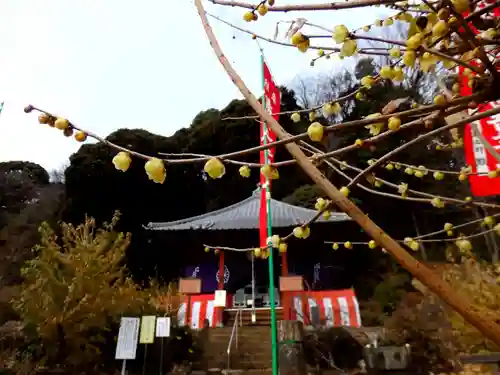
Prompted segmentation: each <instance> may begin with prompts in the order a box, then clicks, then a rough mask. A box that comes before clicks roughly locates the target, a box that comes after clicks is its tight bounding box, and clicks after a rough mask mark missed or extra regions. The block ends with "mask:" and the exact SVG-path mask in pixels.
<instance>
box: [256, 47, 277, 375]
mask: <svg viewBox="0 0 500 375" xmlns="http://www.w3.org/2000/svg"><path fill="white" fill-rule="evenodd" d="M260 64H261V69H262V90H263V94H262V105H263V107H264V109H265V108H266V92H265V78H264V54H263V53H262V49H261V50H260ZM262 126H263V127H264V129H263V130H264V131H263V133H264V136H263V143H264V144H267V140H268V139H267V134H268V131H269V129H268V128H267V123H265V122H264V123H263V124H262ZM264 160H265V163H266V164H267V163H268V162H269V150H268V149H265V150H264ZM261 189H265V192H266V216H267V220H266V221H267V238H268V243H267V245H268V249H269V257H268V263H269V303H270V304H271V350H272V352H271V354H272V370H273V375H278V338H277V327H276V326H277V322H276V305H275V301H276V296H275V294H274V288H275V286H274V256H273V245H272V242H271V236H272V235H273V223H272V217H271V186H270V181H269V178H268V177H265V186H262V187H261Z"/></svg>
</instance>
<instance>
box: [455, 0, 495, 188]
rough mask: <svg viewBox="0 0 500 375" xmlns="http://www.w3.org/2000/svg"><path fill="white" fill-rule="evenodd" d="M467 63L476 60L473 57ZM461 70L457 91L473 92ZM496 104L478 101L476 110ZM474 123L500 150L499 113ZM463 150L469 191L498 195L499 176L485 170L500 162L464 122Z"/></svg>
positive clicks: (484, 109) (467, 93)
mask: <svg viewBox="0 0 500 375" xmlns="http://www.w3.org/2000/svg"><path fill="white" fill-rule="evenodd" d="M489 3H491V1H482V2H480V3H478V4H477V5H476V9H481V8H484V7H485V6H486V5H488V4H489ZM491 13H493V17H499V16H500V9H499V8H495V9H494V10H493V11H492V12H491ZM464 16H467V14H464ZM484 16H486V15H484ZM469 26H470V28H471V29H472V30H473V31H474V32H475V33H476V34H479V31H478V30H476V29H475V28H474V26H473V25H472V24H469ZM499 57H500V54H498V53H497V56H496V58H499ZM470 63H471V64H473V65H474V64H477V62H475V61H471V62H470ZM464 71H465V68H464V67H463V66H462V65H460V66H459V68H458V72H459V77H460V84H461V89H460V94H461V95H462V96H468V95H471V94H472V88H470V87H469V85H468V82H469V77H467V76H466V75H465V74H464ZM499 105H500V101H495V102H490V103H485V104H481V105H479V106H478V113H481V112H484V111H487V110H490V109H493V108H496V107H498V106H499ZM475 125H476V126H477V128H478V130H479V131H480V132H481V133H482V134H483V136H484V138H485V139H486V140H487V141H488V143H490V144H491V145H492V146H493V147H494V148H495V150H500V114H497V115H494V116H490V117H486V118H483V119H481V120H479V121H476V123H475ZM464 151H465V160H466V163H467V164H468V165H470V166H471V167H472V173H474V174H473V175H470V176H469V183H470V186H471V191H472V195H474V196H479V197H484V196H491V195H499V194H500V177H494V178H490V177H489V176H488V172H490V171H496V170H498V169H499V168H500V163H499V162H498V161H497V160H496V159H495V158H494V157H493V156H492V155H491V154H490V152H488V150H486V148H485V147H484V146H483V145H482V143H481V141H480V140H479V138H478V137H474V136H473V133H472V129H471V124H467V125H466V126H465V128H464Z"/></svg>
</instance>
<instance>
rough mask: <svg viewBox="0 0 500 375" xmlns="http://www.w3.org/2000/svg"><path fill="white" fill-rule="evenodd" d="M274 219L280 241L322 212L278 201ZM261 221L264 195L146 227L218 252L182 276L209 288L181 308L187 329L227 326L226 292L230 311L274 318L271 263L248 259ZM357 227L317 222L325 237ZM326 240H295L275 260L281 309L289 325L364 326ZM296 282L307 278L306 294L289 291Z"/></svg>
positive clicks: (188, 266)
mask: <svg viewBox="0 0 500 375" xmlns="http://www.w3.org/2000/svg"><path fill="white" fill-rule="evenodd" d="M270 211H271V218H272V226H273V233H279V234H280V235H286V234H288V233H290V232H291V230H293V228H294V227H296V226H300V225H302V224H304V223H306V222H308V221H309V220H310V219H311V218H312V217H313V216H314V215H315V214H316V211H315V210H311V209H307V208H303V207H298V206H293V205H290V204H287V203H284V202H281V201H277V200H274V199H272V200H271V209H270ZM259 214H260V190H259V189H257V190H256V191H255V192H254V193H253V194H252V196H250V197H249V198H247V199H245V200H243V201H241V202H238V203H236V204H233V205H231V206H228V207H225V208H222V209H219V210H216V211H212V212H208V213H206V214H203V215H198V216H194V217H190V218H186V219H181V220H176V221H171V222H157V223H149V224H148V225H146V226H145V229H147V230H148V231H155V232H182V233H185V234H186V238H188V239H189V240H190V241H191V242H190V243H194V242H196V241H198V248H200V249H203V246H204V245H203V243H205V244H209V245H213V246H218V248H216V250H215V251H210V252H209V253H210V254H204V255H203V256H202V255H196V256H195V255H194V254H193V255H192V256H191V255H189V256H188V258H184V259H186V260H185V261H184V267H183V269H182V270H180V275H179V276H180V277H181V278H196V279H199V280H201V287H200V291H199V293H198V294H197V295H191V296H190V298H189V302H186V303H184V305H183V307H182V308H181V311H180V313H179V319H180V322H181V323H183V322H184V323H186V322H187V321H188V320H189V324H190V325H191V326H192V328H195V329H196V328H199V327H201V326H202V325H203V322H204V321H206V320H208V321H209V323H210V325H211V326H217V325H219V324H222V317H220V318H219V317H218V315H217V314H216V312H215V311H216V310H217V309H214V294H215V292H216V291H217V290H223V291H224V293H225V294H226V295H227V303H226V307H225V309H226V310H227V311H231V310H235V309H244V310H253V311H255V310H256V309H260V310H269V308H270V298H269V272H268V270H269V268H268V267H269V265H268V261H267V260H263V259H257V258H256V257H255V256H254V253H253V251H242V250H243V249H245V248H246V249H248V248H249V247H251V246H255V245H256V244H258V242H259V241H258V231H259ZM353 224H354V223H353V222H352V221H351V219H350V218H349V216H348V215H346V214H344V213H339V212H332V213H331V215H330V216H329V217H328V218H324V217H321V218H319V219H318V220H317V222H316V223H315V224H314V231H316V230H317V231H319V232H321V233H322V234H323V235H324V234H325V233H329V232H337V235H338V236H339V238H341V237H343V235H344V233H348V232H349V231H351V232H352V229H353ZM200 233H206V235H203V234H200ZM209 234H211V236H210V238H211V241H217V242H216V243H210V242H209V241H208V240H205V238H206V237H209ZM195 238H196V239H195ZM323 240H324V237H323V236H322V239H321V240H317V241H314V240H311V241H310V240H292V241H291V243H290V244H289V248H288V250H287V251H286V252H284V253H279V252H278V251H276V252H275V254H276V255H275V256H274V260H275V262H274V270H275V271H274V274H275V285H276V289H275V295H276V301H275V304H276V308H277V309H280V310H283V309H284V310H285V311H282V313H283V316H284V317H285V318H289V319H291V318H293V319H300V320H303V321H304V322H306V321H307V320H311V316H313V315H317V318H318V319H321V320H323V321H325V324H327V325H335V326H337V325H347V326H359V325H360V324H361V319H360V317H359V308H358V304H357V299H356V296H355V294H354V291H353V289H352V283H351V282H350V278H349V275H348V271H346V270H345V269H343V267H342V266H338V264H343V262H340V261H332V260H331V259H330V260H329V257H331V256H332V255H331V253H332V251H331V248H330V249H329V250H328V248H325V245H324V244H323ZM200 241H203V243H199V242H200ZM198 254H199V252H198ZM184 255H186V254H184ZM335 263H337V265H336V264H335ZM221 275H223V276H222V277H221ZM288 276H300V278H301V279H302V280H303V281H302V282H303V291H296V292H291V291H289V292H286V293H285V292H283V291H281V290H280V288H279V286H280V279H282V278H283V277H288ZM287 301H288V302H287ZM188 303H189V305H187V304H188ZM186 315H187V316H186ZM254 319H255V318H254ZM254 323H255V322H254Z"/></svg>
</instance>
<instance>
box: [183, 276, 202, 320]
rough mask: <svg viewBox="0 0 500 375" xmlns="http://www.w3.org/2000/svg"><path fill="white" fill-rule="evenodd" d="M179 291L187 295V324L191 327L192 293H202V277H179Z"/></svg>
mask: <svg viewBox="0 0 500 375" xmlns="http://www.w3.org/2000/svg"><path fill="white" fill-rule="evenodd" d="M179 293H180V294H184V295H186V297H187V303H186V325H187V326H188V327H190V326H191V325H190V323H191V319H190V315H191V295H193V294H200V293H201V279H198V278H196V277H187V278H181V279H179Z"/></svg>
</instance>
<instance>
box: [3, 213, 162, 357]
mask: <svg viewBox="0 0 500 375" xmlns="http://www.w3.org/2000/svg"><path fill="white" fill-rule="evenodd" d="M117 221H118V215H115V216H114V217H113V220H112V221H111V222H110V223H109V224H105V225H104V226H103V227H102V228H98V227H96V225H95V222H94V220H93V219H87V220H86V221H85V222H84V223H83V224H81V225H78V226H73V225H71V224H64V223H63V224H61V236H60V237H59V236H57V235H56V234H55V232H54V231H53V230H52V229H51V228H50V227H49V226H48V225H47V224H43V225H42V226H41V227H40V234H41V241H40V245H39V246H37V247H36V248H35V249H34V251H35V252H36V257H35V258H34V259H32V260H30V261H28V262H27V263H26V265H25V267H24V268H23V270H22V273H23V277H24V282H23V284H22V287H21V291H20V294H19V296H18V297H17V299H16V300H15V301H13V305H14V307H15V309H16V310H17V312H18V313H19V315H20V317H21V319H22V321H23V323H24V325H25V331H26V333H27V334H28V337H29V338H30V342H31V343H32V345H33V344H35V349H36V350H35V356H41V358H42V359H43V361H46V362H47V363H52V362H56V363H58V364H65V365H72V366H82V365H85V364H89V363H92V362H94V363H100V362H99V361H100V360H99V358H100V357H101V356H106V355H109V351H110V350H114V345H112V346H111V347H110V340H111V342H112V340H113V337H114V336H115V335H116V333H117V324H118V322H119V319H120V317H121V316H124V315H125V316H140V315H141V314H143V313H155V312H157V311H162V310H163V311H162V313H171V312H172V311H165V306H167V305H166V304H165V303H164V302H163V303H161V302H160V299H159V297H160V296H162V295H164V293H165V290H161V289H160V288H158V287H157V286H156V284H154V283H153V285H152V286H151V287H149V288H140V287H139V286H138V285H136V284H135V283H134V282H133V281H132V279H131V278H130V277H129V276H128V273H127V271H126V268H125V265H124V262H123V260H124V255H125V250H126V248H127V246H128V245H129V243H130V235H129V234H123V233H118V232H116V231H115V230H114V228H115V226H116V223H117ZM170 309H172V307H171V306H170ZM103 350H107V352H106V353H103V352H102V351H103Z"/></svg>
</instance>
